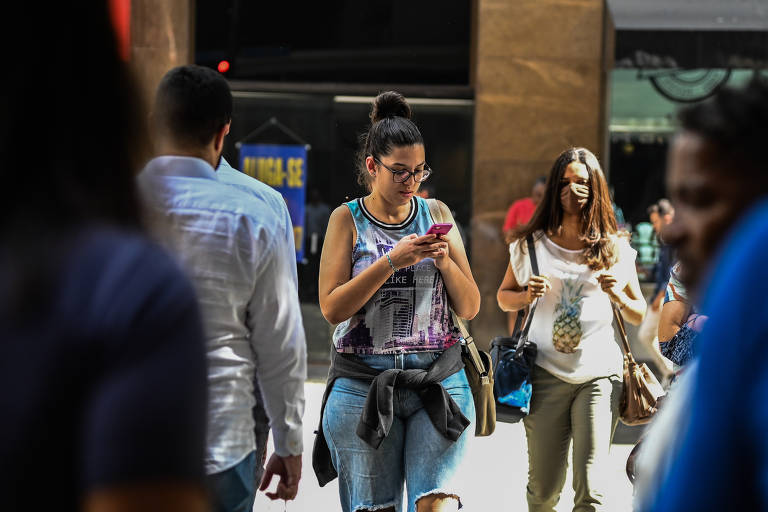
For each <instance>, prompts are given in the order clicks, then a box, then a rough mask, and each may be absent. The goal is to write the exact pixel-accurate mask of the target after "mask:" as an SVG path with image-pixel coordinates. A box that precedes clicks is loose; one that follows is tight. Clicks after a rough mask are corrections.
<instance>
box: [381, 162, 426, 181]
mask: <svg viewBox="0 0 768 512" xmlns="http://www.w3.org/2000/svg"><path fill="white" fill-rule="evenodd" d="M373 159H374V160H375V161H376V163H378V164H379V165H380V166H382V167H384V168H385V169H386V170H388V171H389V172H391V173H392V179H393V180H394V182H395V183H405V182H406V181H408V179H409V178H410V177H411V176H413V180H414V181H415V182H416V183H422V182H424V181H427V178H429V175H430V174H432V169H430V168H429V166H428V165H427V164H424V168H423V169H416V170H414V171H406V170H405V169H392V168H391V167H388V166H386V165H384V164H383V163H381V160H379V159H378V158H376V157H373Z"/></svg>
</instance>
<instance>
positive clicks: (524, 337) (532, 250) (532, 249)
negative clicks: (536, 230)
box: [515, 234, 539, 352]
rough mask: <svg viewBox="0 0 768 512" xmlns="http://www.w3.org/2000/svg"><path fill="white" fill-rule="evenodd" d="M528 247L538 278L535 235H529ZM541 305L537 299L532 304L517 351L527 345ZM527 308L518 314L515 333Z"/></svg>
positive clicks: (534, 272) (533, 270)
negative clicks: (534, 316)
mask: <svg viewBox="0 0 768 512" xmlns="http://www.w3.org/2000/svg"><path fill="white" fill-rule="evenodd" d="M525 242H526V245H527V246H528V257H529V258H530V260H531V271H532V272H533V275H535V276H537V275H539V263H538V260H537V259H536V246H535V245H534V243H533V235H530V234H529V235H528V236H526V237H525ZM538 303H539V299H536V300H534V301H533V304H531V311H530V313H529V314H528V318H527V319H526V322H525V327H524V328H523V332H521V333H520V339H518V341H517V348H516V349H515V350H516V351H518V352H519V351H520V349H521V348H522V347H523V345H524V344H525V340H527V339H528V331H529V330H530V329H531V323H533V313H534V312H535V311H536V306H537V305H538ZM524 309H525V308H523V309H521V310H520V311H518V313H517V319H516V320H515V332H517V329H518V325H519V323H520V320H522V316H523V315H524V313H523V310H524Z"/></svg>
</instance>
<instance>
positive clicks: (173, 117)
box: [152, 65, 232, 148]
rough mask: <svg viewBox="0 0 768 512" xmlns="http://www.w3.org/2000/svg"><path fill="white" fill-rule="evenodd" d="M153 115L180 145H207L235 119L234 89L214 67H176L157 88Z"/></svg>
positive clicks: (158, 126)
mask: <svg viewBox="0 0 768 512" xmlns="http://www.w3.org/2000/svg"><path fill="white" fill-rule="evenodd" d="M152 115H153V119H154V122H155V126H156V127H157V128H158V129H159V130H160V131H161V132H163V133H164V134H166V135H168V136H170V137H171V138H172V139H173V140H174V141H176V142H178V143H179V144H182V145H184V146H188V147H193V148H198V147H201V146H205V145H207V144H208V143H210V142H211V140H212V139H213V137H214V135H216V133H217V132H218V131H219V130H221V128H222V127H223V126H224V125H226V124H227V123H228V122H229V121H230V120H231V119H232V92H231V91H230V90H229V84H228V83H227V81H226V80H225V79H224V77H222V76H221V75H220V74H219V73H217V72H216V71H214V70H212V69H210V68H206V67H203V66H194V65H190V66H179V67H175V68H173V69H171V70H170V71H168V72H167V73H166V74H165V76H163V79H162V80H161V81H160V85H158V87H157V93H156V94H155V105H154V111H153V114H152Z"/></svg>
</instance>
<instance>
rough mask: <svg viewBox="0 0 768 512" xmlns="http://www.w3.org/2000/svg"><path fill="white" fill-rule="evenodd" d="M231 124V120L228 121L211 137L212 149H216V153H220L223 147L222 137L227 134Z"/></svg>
mask: <svg viewBox="0 0 768 512" xmlns="http://www.w3.org/2000/svg"><path fill="white" fill-rule="evenodd" d="M231 124H232V121H230V122H228V123H227V124H225V125H224V126H222V127H221V129H219V131H218V132H216V136H215V137H214V139H213V149H215V150H216V153H218V154H220V153H221V151H222V149H223V148H224V137H226V136H227V135H228V134H229V127H230V125H231Z"/></svg>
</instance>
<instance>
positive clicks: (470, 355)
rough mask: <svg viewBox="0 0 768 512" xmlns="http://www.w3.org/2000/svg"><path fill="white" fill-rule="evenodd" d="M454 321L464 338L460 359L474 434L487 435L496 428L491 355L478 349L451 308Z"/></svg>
mask: <svg viewBox="0 0 768 512" xmlns="http://www.w3.org/2000/svg"><path fill="white" fill-rule="evenodd" d="M451 314H452V315H453V321H454V323H455V324H456V325H457V326H458V327H459V330H460V331H461V336H462V338H464V343H463V346H462V347H461V359H462V361H464V372H465V373H466V374H467V381H468V382H469V389H471V390H472V399H473V401H474V402H475V418H476V419H475V435H476V436H478V437H482V436H489V435H491V434H493V431H494V430H496V402H495V400H494V398H493V365H492V364H491V355H490V354H489V353H488V352H485V351H484V350H478V348H477V346H476V345H475V340H474V339H473V338H472V336H471V335H470V334H469V331H467V328H466V327H465V326H464V321H463V320H462V319H461V318H459V317H458V316H457V315H456V313H454V312H453V310H451Z"/></svg>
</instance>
